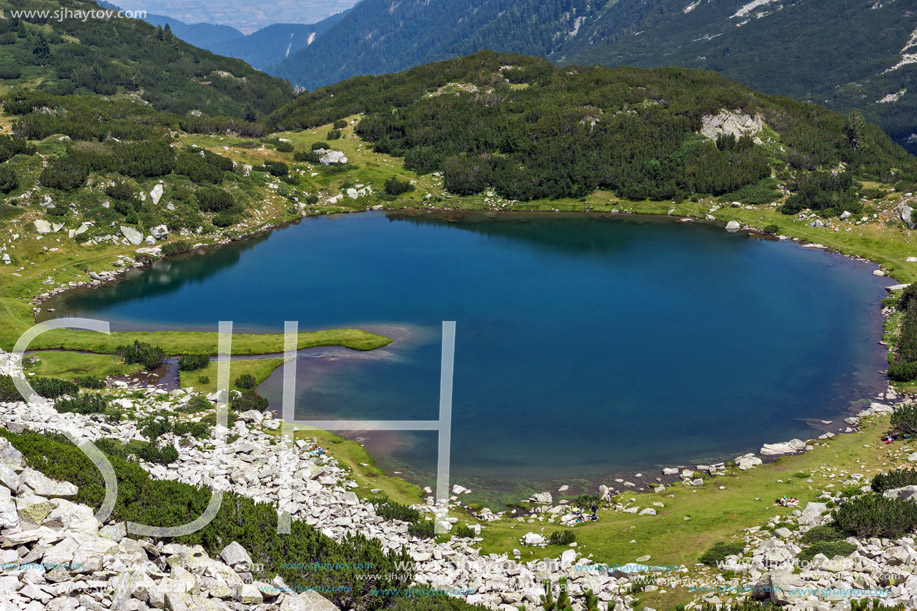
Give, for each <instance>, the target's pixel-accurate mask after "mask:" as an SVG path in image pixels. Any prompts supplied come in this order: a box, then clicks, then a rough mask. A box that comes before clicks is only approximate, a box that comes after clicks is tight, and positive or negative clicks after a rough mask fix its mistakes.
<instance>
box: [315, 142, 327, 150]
mask: <svg viewBox="0 0 917 611" xmlns="http://www.w3.org/2000/svg"><path fill="white" fill-rule="evenodd" d="M330 148H331V145H330V144H328V143H327V142H321V141H319V142H313V143H312V150H313V151H317V150H319V149H325V150H326V151H327V150H329V149H330Z"/></svg>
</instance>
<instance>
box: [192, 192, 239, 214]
mask: <svg viewBox="0 0 917 611" xmlns="http://www.w3.org/2000/svg"><path fill="white" fill-rule="evenodd" d="M196 195H197V205H198V207H199V208H200V209H201V212H223V211H226V210H229V209H230V208H232V207H233V204H234V201H233V198H232V195H231V194H230V193H229V192H228V191H224V190H223V189H219V188H217V187H209V188H207V189H201V190H200V191H198V192H197V194H196Z"/></svg>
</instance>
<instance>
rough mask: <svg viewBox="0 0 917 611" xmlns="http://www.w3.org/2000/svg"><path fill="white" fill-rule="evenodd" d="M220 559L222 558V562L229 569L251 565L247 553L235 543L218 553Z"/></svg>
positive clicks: (250, 559)
mask: <svg viewBox="0 0 917 611" xmlns="http://www.w3.org/2000/svg"><path fill="white" fill-rule="evenodd" d="M220 558H222V559H223V562H225V563H226V564H228V565H229V566H231V567H235V566H237V565H240V564H242V565H246V566H249V565H251V563H252V558H251V556H249V555H248V552H247V551H245V548H244V547H242V546H241V545H239V544H238V543H237V542H236V541H233V542H232V543H230V544H229V545H227V546H226V547H224V548H223V551H222V552H220Z"/></svg>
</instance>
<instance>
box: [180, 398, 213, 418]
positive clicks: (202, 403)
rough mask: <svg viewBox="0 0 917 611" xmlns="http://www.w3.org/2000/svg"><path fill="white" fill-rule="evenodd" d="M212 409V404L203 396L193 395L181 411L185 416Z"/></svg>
mask: <svg viewBox="0 0 917 611" xmlns="http://www.w3.org/2000/svg"><path fill="white" fill-rule="evenodd" d="M212 407H213V404H212V403H211V402H210V401H208V400H207V397H205V396H204V395H194V396H193V397H191V400H190V401H188V402H187V403H186V404H185V406H184V407H183V408H182V410H181V411H183V412H185V413H187V414H195V413H197V412H203V411H206V410H208V409H210V408H212Z"/></svg>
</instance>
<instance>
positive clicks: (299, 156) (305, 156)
mask: <svg viewBox="0 0 917 611" xmlns="http://www.w3.org/2000/svg"><path fill="white" fill-rule="evenodd" d="M293 161H300V162H302V161H304V162H306V163H321V156H320V155H319V154H318V153H316V152H315V151H296V152H295V153H293Z"/></svg>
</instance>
